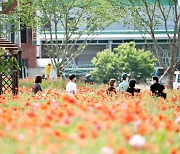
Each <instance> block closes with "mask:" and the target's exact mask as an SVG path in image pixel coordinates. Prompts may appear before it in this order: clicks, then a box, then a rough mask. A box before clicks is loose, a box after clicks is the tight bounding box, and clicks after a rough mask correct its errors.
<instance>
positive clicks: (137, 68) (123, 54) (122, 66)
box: [92, 42, 156, 82]
mask: <svg viewBox="0 0 180 154" xmlns="http://www.w3.org/2000/svg"><path fill="white" fill-rule="evenodd" d="M155 62H156V59H155V58H154V57H153V56H152V53H151V52H150V51H145V50H144V49H142V50H137V49H136V48H135V43H134V42H130V43H125V44H123V45H121V46H118V47H117V48H115V49H114V50H113V52H112V53H110V52H109V51H108V50H105V51H103V52H99V53H98V54H97V56H96V57H95V58H93V60H92V63H93V64H94V65H95V69H94V71H93V72H92V77H93V78H94V79H95V80H96V81H99V82H102V81H105V82H107V81H108V80H109V79H110V78H116V79H118V78H119V77H120V75H121V74H122V73H123V72H126V73H129V74H130V75H131V78H135V79H137V80H146V79H147V78H149V77H150V76H151V74H152V73H153V71H154V63H155Z"/></svg>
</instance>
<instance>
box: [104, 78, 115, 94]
mask: <svg viewBox="0 0 180 154" xmlns="http://www.w3.org/2000/svg"><path fill="white" fill-rule="evenodd" d="M116 82H117V81H116V79H110V81H109V87H108V89H107V92H106V93H107V94H108V95H111V96H112V94H117V91H116V88H115V86H116Z"/></svg>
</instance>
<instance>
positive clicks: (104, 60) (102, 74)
mask: <svg viewBox="0 0 180 154" xmlns="http://www.w3.org/2000/svg"><path fill="white" fill-rule="evenodd" d="M92 63H93V64H94V65H95V68H94V70H93V72H92V78H93V79H94V80H95V81H97V82H100V83H102V82H103V83H107V82H108V81H109V79H111V78H115V79H118V77H119V76H120V74H121V73H122V69H121V65H120V64H121V63H120V62H119V59H118V57H117V55H115V54H114V53H113V52H110V51H109V50H108V49H106V50H104V51H102V52H98V53H97V56H96V57H94V58H93V59H92Z"/></svg>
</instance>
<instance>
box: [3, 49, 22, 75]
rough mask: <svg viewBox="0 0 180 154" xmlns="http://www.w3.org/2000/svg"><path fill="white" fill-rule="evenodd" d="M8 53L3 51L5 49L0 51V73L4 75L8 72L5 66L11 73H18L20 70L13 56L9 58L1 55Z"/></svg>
mask: <svg viewBox="0 0 180 154" xmlns="http://www.w3.org/2000/svg"><path fill="white" fill-rule="evenodd" d="M7 52H8V51H7V50H5V48H1V49H0V73H3V74H4V75H9V74H8V73H9V70H8V69H7V65H8V67H9V68H11V69H12V71H15V72H16V71H18V70H20V67H19V64H18V62H17V59H16V58H15V57H13V56H11V57H8V58H6V57H4V56H3V55H4V54H6V53H7Z"/></svg>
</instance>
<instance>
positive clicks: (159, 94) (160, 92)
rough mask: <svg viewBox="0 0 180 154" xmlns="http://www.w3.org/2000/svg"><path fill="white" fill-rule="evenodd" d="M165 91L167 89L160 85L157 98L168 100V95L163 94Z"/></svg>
mask: <svg viewBox="0 0 180 154" xmlns="http://www.w3.org/2000/svg"><path fill="white" fill-rule="evenodd" d="M164 89H165V87H164V85H161V84H160V85H159V88H158V93H157V96H158V97H163V98H165V99H166V97H167V96H166V93H165V92H163V90H164Z"/></svg>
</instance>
